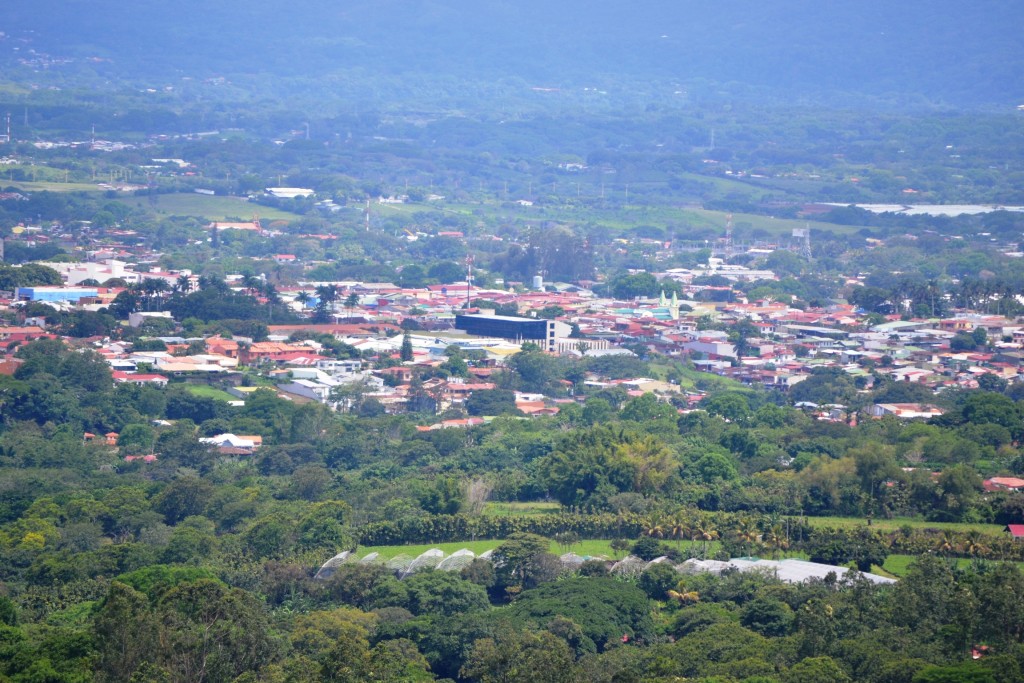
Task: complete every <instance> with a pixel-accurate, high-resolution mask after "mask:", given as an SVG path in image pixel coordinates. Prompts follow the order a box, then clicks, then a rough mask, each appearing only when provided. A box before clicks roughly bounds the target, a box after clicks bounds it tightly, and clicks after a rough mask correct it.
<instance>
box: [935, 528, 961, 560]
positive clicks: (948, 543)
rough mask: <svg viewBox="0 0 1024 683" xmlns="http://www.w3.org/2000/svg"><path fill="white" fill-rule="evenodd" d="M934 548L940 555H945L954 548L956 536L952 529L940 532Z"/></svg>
mask: <svg viewBox="0 0 1024 683" xmlns="http://www.w3.org/2000/svg"><path fill="white" fill-rule="evenodd" d="M935 550H936V551H937V552H938V553H939V554H940V555H942V556H946V555H948V554H949V553H951V552H953V551H954V550H956V536H955V535H954V534H953V532H952V531H950V530H948V529H947V530H946V531H943V532H942V536H941V537H940V538H939V542H938V543H937V544H936V545H935Z"/></svg>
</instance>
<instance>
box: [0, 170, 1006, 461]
mask: <svg viewBox="0 0 1024 683" xmlns="http://www.w3.org/2000/svg"><path fill="white" fill-rule="evenodd" d="M279 189H283V190H287V189H289V188H279ZM208 229H209V230H210V231H211V232H218V231H225V230H241V231H252V232H257V233H260V234H269V232H268V230H267V229H266V228H264V226H262V225H261V224H260V222H259V220H258V218H254V219H253V221H251V222H234V223H228V222H217V223H211V224H210V225H209V226H208ZM26 231H28V228H26ZM44 232H45V231H44ZM130 232H131V231H126V230H120V231H119V230H114V229H111V230H108V231H107V237H108V238H109V239H113V240H117V239H120V238H124V242H125V244H127V243H128V242H130V240H128V239H127V238H129V237H132V235H131V234H129V233H130ZM25 234H30V233H29V232H26V233H25ZM31 234H32V235H33V239H36V238H38V239H43V238H44V237H45V234H40V233H38V232H36V233H31ZM314 237H315V236H314ZM325 237H326V236H325ZM125 244H119V243H117V242H114V243H112V244H106V245H101V246H97V247H96V248H93V249H90V250H88V251H85V252H83V253H82V257H83V260H81V261H77V262H56V263H47V264H45V265H47V266H49V267H51V268H53V269H54V270H56V271H57V272H58V273H59V274H60V275H61V277H62V279H63V280H64V283H63V284H62V285H60V286H45V287H22V288H18V289H17V290H15V291H13V292H0V312H3V311H5V310H6V311H7V315H6V319H7V320H8V321H9V324H7V325H6V326H4V325H2V324H0V373H8V374H10V373H13V372H14V370H15V369H16V367H17V364H18V363H17V359H16V358H14V357H13V354H12V353H10V351H11V350H13V349H14V348H16V346H17V345H18V344H21V343H25V342H27V341H31V340H32V339H38V338H46V337H54V336H56V334H55V333H54V330H52V329H49V328H48V327H47V324H46V321H45V320H44V319H41V318H27V317H26V316H25V315H23V314H22V313H21V311H22V310H23V307H24V305H25V304H26V303H27V302H43V303H46V304H49V305H51V306H53V307H55V308H59V309H63V310H76V309H81V310H93V311H99V310H103V309H105V308H106V307H108V306H109V305H110V304H111V303H112V302H113V300H114V299H115V297H116V296H117V295H118V294H119V293H120V292H121V291H123V289H124V288H125V287H126V286H129V285H132V284H139V283H144V282H145V281H146V280H157V281H161V282H162V283H163V284H165V285H166V287H167V289H168V290H174V289H175V288H177V289H178V290H181V289H193V288H195V287H198V286H199V285H200V282H199V278H198V277H196V276H195V274H193V273H192V272H190V271H187V270H163V269H162V268H161V267H159V266H158V265H156V263H157V259H156V258H154V255H153V254H149V255H148V256H146V257H141V256H140V254H139V250H138V248H136V247H130V246H125ZM272 259H273V260H274V261H276V262H277V263H278V264H282V265H292V266H294V267H295V268H298V269H300V270H301V269H302V268H303V266H304V265H306V264H302V263H301V259H299V258H298V257H297V256H296V255H294V254H275V255H273V256H272ZM133 264H134V265H133ZM654 275H655V277H656V278H657V279H658V280H661V281H673V283H674V285H675V286H674V287H672V288H671V289H672V291H671V292H670V293H669V294H667V295H666V294H665V293H661V294H656V295H654V296H650V297H641V298H634V299H628V300H626V299H616V298H614V297H609V296H602V295H600V294H599V291H600V289H599V288H595V287H594V284H595V283H592V282H578V283H558V282H555V283H546V284H545V283H543V282H542V281H540V278H539V277H538V278H536V280H535V281H534V282H533V283H532V287H524V286H511V285H512V284H513V283H502V285H501V286H495V287H482V286H477V285H474V284H472V283H469V282H461V283H451V284H446V285H441V284H438V285H429V286H425V287H406V286H402V285H396V284H394V283H389V282H359V281H341V282H317V281H299V282H297V283H295V284H292V285H288V284H285V283H279V284H278V286H277V293H278V296H279V297H280V299H281V301H282V304H283V305H284V306H288V307H290V308H291V310H292V311H293V312H294V313H295V314H296V316H297V317H298V318H299V319H300V320H301V319H302V318H309V317H311V316H312V313H313V312H314V311H315V310H319V312H320V314H321V316H322V315H323V312H324V310H325V309H326V311H327V314H328V315H327V317H328V320H329V322H327V323H326V324H313V322H312V321H311V320H308V319H307V320H302V322H300V323H296V324H292V325H277V326H270V328H269V336H268V338H267V339H265V340H262V339H261V340H260V341H256V340H254V339H246V338H241V337H235V338H232V339H225V338H221V337H209V338H187V337H181V336H164V337H160V340H161V341H162V342H163V345H164V347H165V349H164V350H160V351H149V350H139V349H135V348H133V346H132V344H131V343H129V342H126V341H123V340H121V339H107V338H100V339H86V340H74V341H75V343H85V344H88V345H89V346H90V347H91V348H93V349H95V350H96V351H97V352H98V353H100V354H101V355H102V356H103V357H104V358H105V359H106V360H107V362H108V363H109V364H110V366H111V369H112V371H113V377H114V381H116V382H130V383H136V384H152V385H155V386H163V385H166V384H167V383H168V382H172V381H183V382H192V383H207V384H209V383H214V384H216V385H218V386H220V387H221V388H223V389H225V390H226V391H227V392H228V393H230V394H231V395H232V398H234V399H237V400H238V401H240V402H242V401H245V400H246V398H247V396H248V395H250V394H251V392H252V391H255V390H257V389H259V388H272V389H273V390H274V391H276V392H278V393H279V394H280V395H281V396H283V397H286V398H288V399H289V400H293V401H297V402H302V401H316V402H320V403H324V404H327V405H330V406H332V407H334V408H336V409H340V410H344V409H347V408H348V407H351V406H353V405H355V404H356V402H357V401H361V400H365V399H370V398H372V399H374V400H376V401H377V402H378V403H380V404H381V405H382V406H383V407H384V409H385V410H387V411H393V412H401V411H403V410H406V408H407V407H408V406H409V405H410V402H411V401H423V400H428V401H430V402H431V405H432V406H433V407H434V408H435V410H436V411H437V412H439V413H440V412H444V411H446V410H449V409H451V408H458V407H460V406H463V405H465V403H466V402H467V401H468V400H469V398H470V397H471V396H472V394H473V393H474V392H476V391H481V390H490V389H494V388H495V386H496V385H495V382H494V373H496V372H499V371H500V369H501V367H502V366H503V365H504V364H505V363H506V362H507V360H508V359H509V357H511V356H512V355H514V354H516V353H517V352H519V351H520V350H521V348H522V345H523V344H524V343H526V342H530V343H533V344H535V345H536V347H537V348H538V349H539V350H540V351H542V352H546V353H551V354H572V355H576V356H587V357H599V356H606V355H616V354H623V355H632V354H633V353H634V351H636V350H637V349H639V348H646V349H648V350H650V351H653V352H657V353H659V354H663V355H665V356H668V357H671V358H678V359H681V360H686V361H688V362H690V363H692V364H693V366H695V367H696V368H697V369H699V370H702V371H705V372H708V373H713V374H717V375H721V376H724V377H729V378H731V379H734V380H737V381H739V382H742V383H744V384H747V385H758V386H764V387H768V388H771V389H774V390H778V391H787V390H789V389H790V388H792V387H794V386H795V385H797V384H798V383H800V382H802V381H804V380H806V379H807V378H808V377H810V376H811V374H812V373H814V372H815V371H816V370H817V369H819V368H836V369H839V370H841V371H842V372H844V373H847V374H848V375H849V376H850V377H851V378H853V379H857V380H859V386H862V387H864V388H870V386H871V382H872V381H873V378H874V376H875V374H876V373H879V374H882V375H884V376H888V377H889V378H891V379H892V380H894V381H897V382H904V383H910V384H915V385H921V386H925V387H928V388H930V389H932V390H934V391H941V390H943V389H946V388H950V387H959V388H975V387H978V386H979V382H982V383H983V382H984V378H985V377H986V376H989V375H990V376H994V377H995V378H998V379H1000V380H1005V381H1009V382H1012V381H1016V380H1017V377H1018V373H1019V368H1020V365H1021V360H1022V358H1024V324H1020V323H1018V322H1017V321H1016V320H1015V319H1012V318H1007V317H1004V316H998V315H985V314H981V313H977V312H973V311H960V312H958V313H957V314H956V315H954V316H951V317H949V318H947V319H925V318H912V319H909V320H908V319H903V318H901V317H900V316H897V315H893V316H888V317H887V318H885V319H883V320H879V317H878V316H877V315H873V316H869V315H867V314H866V313H865V312H864V311H861V310H858V309H856V308H855V307H854V306H851V305H846V304H834V305H829V306H826V307H822V308H812V307H808V306H800V307H797V306H793V305H789V304H787V303H783V302H781V301H773V300H770V299H757V300H749V299H747V298H746V297H745V296H744V295H743V293H742V292H741V291H740V290H738V289H734V288H733V286H732V285H733V284H735V283H738V282H750V281H761V280H771V279H775V274H774V273H772V272H771V271H767V270H754V269H749V268H746V267H743V266H737V265H728V264H724V263H722V262H721V261H719V260H717V259H711V261H709V263H708V265H706V266H702V267H699V268H694V269H671V270H667V271H665V272H661V273H655V274H654ZM708 275H716V276H719V277H717V278H714V281H715V282H716V283H717V284H715V285H709V284H700V283H701V282H707V280H708V278H706V277H705V276H708ZM247 280H250V279H249V278H243V277H242V276H241V275H236V276H229V277H228V278H227V284H228V286H230V287H233V288H235V289H237V290H238V291H245V292H247V293H251V294H253V295H254V296H257V298H258V297H259V296H260V294H259V293H258V292H257V288H253V287H252V286H251V282H247ZM722 282H728V283H730V284H725V285H723V284H722ZM851 284H852V285H853V286H856V284H857V283H856V282H855V281H851ZM328 287H329V288H330V290H331V291H332V292H334V294H335V296H334V297H333V299H332V300H331V301H329V302H320V301H319V300H318V296H319V295H320V293H322V292H323V291H325V288H328ZM718 290H724V294H727V295H728V296H719V294H722V293H723V292H719V291H718ZM156 299H157V303H159V301H158V300H159V297H156ZM471 303H472V304H473V307H472V308H470V307H469V305H470V304H471ZM324 304H326V306H325V305H324ZM157 308H159V306H157ZM513 309H514V310H515V311H517V313H518V314H517V315H514V316H510V315H498V314H497V313H496V311H497V310H501V311H503V312H504V311H509V310H513ZM153 318H162V319H164V320H167V321H168V325H167V326H166V327H170V328H174V327H175V321H173V320H172V319H171V315H170V313H168V312H166V311H160V310H155V311H147V312H144V313H143V312H140V313H133V314H132V315H131V316H130V318H129V320H128V321H126V322H127V324H128V325H130V326H132V327H136V328H137V327H140V326H143V325H145V324H146V323H147V321H150V320H152V319H153ZM979 328H980V329H984V330H985V332H986V337H987V339H989V340H992V341H991V343H989V344H987V345H986V346H985V347H983V348H977V349H975V350H970V351H964V350H954V348H952V347H953V345H951V343H950V342H951V340H952V339H953V338H954V337H955V336H956V335H958V334H962V333H964V332H971V331H974V330H976V329H979ZM178 329H180V328H178ZM405 330H408V331H410V333H409V334H408V335H404V334H403V331H405ZM738 330H742V331H743V335H742V339H737V336H736V334H735V332H736V331H738ZM297 333H298V334H297ZM321 335H329V336H331V337H333V338H335V339H337V340H339V341H341V342H343V343H344V344H346V345H347V348H348V349H349V350H350V351H351V352H353V353H350V354H349V355H352V356H353V357H351V358H339V357H338V354H336V353H333V352H332V351H331V349H329V348H325V346H324V344H322V343H320V342H318V341H315V340H316V339H321V340H323V337H322V336H321ZM296 339H302V341H295V340H296ZM406 339H408V342H409V343H410V344H411V347H412V357H411V359H410V358H408V357H407V358H406V359H405V360H404V361H401V360H399V358H400V355H401V354H402V346H403V342H405V341H406ZM453 346H454V347H458V349H460V350H461V352H462V354H463V355H464V356H466V357H468V358H472V362H471V363H470V364H469V367H468V370H469V373H468V376H466V377H444V374H445V373H443V372H430V371H431V370H436V369H437V368H438V367H439V366H441V365H442V364H444V363H445V362H446V361H447V360H448V358H449V355H450V354H451V347H453ZM147 348H150V347H147ZM252 369H256V371H257V372H256V373H255V374H258V375H259V377H260V379H261V381H260V382H258V383H255V384H254V383H253V382H251V381H248V380H251V379H252V376H253V374H254V373H253V371H252ZM424 377H427V378H429V379H423V378H424ZM247 378H248V380H247ZM615 384H617V385H621V386H622V387H623V388H624V389H625V390H626V391H628V392H629V394H630V395H641V394H643V393H645V392H652V393H655V394H656V395H657V396H659V397H661V398H663V399H666V400H667V399H669V398H672V397H674V398H675V400H674V401H673V403H674V404H675V405H677V406H683V405H686V406H692V405H694V404H695V403H696V402H698V401H699V400H700V399H701V398H702V394H701V393H700V392H691V393H686V392H683V391H681V390H680V387H679V386H678V385H675V384H672V383H669V382H664V381H656V380H654V379H652V378H647V377H632V378H626V379H617V380H614V381H613V380H609V379H608V378H606V377H601V376H598V375H596V374H591V375H590V376H588V377H586V379H585V381H584V384H583V385H582V386H571V385H569V386H567V387H566V391H564V392H560V395H559V396H557V397H555V396H542V395H536V394H523V393H519V394H516V396H515V405H516V407H517V408H518V409H519V411H521V413H523V414H525V415H535V416H541V415H554V414H557V413H558V411H559V410H560V406H562V405H564V403H566V402H571V401H575V400H579V399H580V397H581V395H582V394H585V393H587V391H588V390H593V389H598V388H602V387H606V386H610V385H615ZM421 405H422V404H421ZM803 407H805V408H807V409H809V410H813V411H816V412H817V414H818V416H819V417H820V418H821V419H830V420H849V419H851V417H852V418H853V419H856V416H849V415H847V414H846V413H845V411H844V410H843V406H834V405H830V406H814V405H805V406H803ZM682 409H684V410H685V409H686V408H682ZM937 414H941V410H940V409H938V408H936V407H935V406H934V405H931V404H927V403H924V404H922V403H913V404H908V403H880V404H877V405H874V406H872V407H871V408H870V410H869V411H868V414H867V415H865V416H862V417H882V416H886V415H891V416H895V417H897V418H900V419H921V418H929V417H933V416H935V415H937ZM473 419H475V418H468V419H467V418H458V419H452V420H441V421H439V422H437V423H435V424H430V425H423V428H424V429H440V428H445V427H457V426H460V427H464V426H469V425H471V424H472V421H473ZM227 436H231V435H227ZM239 438H241V439H242V440H243V441H244V440H245V439H247V438H248V437H239ZM218 447H223V448H247V446H246V445H241V446H239V445H238V444H236V443H233V442H231V440H230V439H228V440H227V441H225V442H222V443H221V442H218Z"/></svg>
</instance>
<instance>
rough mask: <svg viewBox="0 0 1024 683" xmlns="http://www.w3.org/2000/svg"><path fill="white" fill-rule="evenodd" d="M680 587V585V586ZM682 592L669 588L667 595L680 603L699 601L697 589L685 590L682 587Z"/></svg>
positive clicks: (690, 603)
mask: <svg viewBox="0 0 1024 683" xmlns="http://www.w3.org/2000/svg"><path fill="white" fill-rule="evenodd" d="M680 588H682V586H680ZM683 591H684V592H680V591H674V590H671V589H670V590H669V591H667V595H668V597H670V598H671V599H673V600H676V601H677V602H679V604H680V605H693V604H696V603H698V602H700V593H698V592H697V591H687V590H686V589H685V588H683Z"/></svg>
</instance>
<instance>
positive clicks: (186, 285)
mask: <svg viewBox="0 0 1024 683" xmlns="http://www.w3.org/2000/svg"><path fill="white" fill-rule="evenodd" d="M191 290H192V279H191V278H189V276H188V275H179V276H178V280H177V282H175V283H174V291H176V292H181V293H182V294H188V293H189V292H190V291H191Z"/></svg>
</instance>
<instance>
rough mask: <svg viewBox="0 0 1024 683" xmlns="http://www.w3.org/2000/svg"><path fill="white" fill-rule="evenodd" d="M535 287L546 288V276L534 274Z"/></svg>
mask: <svg viewBox="0 0 1024 683" xmlns="http://www.w3.org/2000/svg"><path fill="white" fill-rule="evenodd" d="M533 288H534V289H544V277H543V276H541V275H534V276H533Z"/></svg>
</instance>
